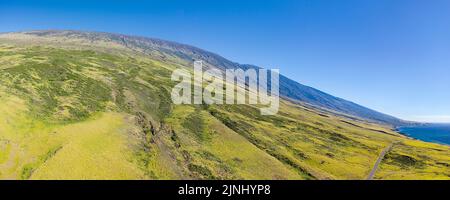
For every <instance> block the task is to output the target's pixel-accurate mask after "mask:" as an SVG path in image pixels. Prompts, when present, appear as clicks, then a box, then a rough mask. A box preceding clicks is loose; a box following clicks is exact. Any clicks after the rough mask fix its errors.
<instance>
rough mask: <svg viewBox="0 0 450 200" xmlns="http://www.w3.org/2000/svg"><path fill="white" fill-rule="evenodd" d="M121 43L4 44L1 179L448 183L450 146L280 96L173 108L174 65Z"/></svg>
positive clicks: (0, 52) (0, 47)
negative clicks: (109, 46)
mask: <svg viewBox="0 0 450 200" xmlns="http://www.w3.org/2000/svg"><path fill="white" fill-rule="evenodd" d="M178 67H186V68H189V67H190V66H189V65H188V64H186V63H183V62H176V59H170V60H165V59H158V58H156V57H146V56H143V55H141V54H136V55H133V54H131V53H129V52H127V53H123V52H122V51H119V50H114V49H113V50H111V52H107V51H103V50H97V49H89V48H67V47H63V46H60V45H54V44H39V45H37V44H33V45H23V44H20V45H19V44H16V43H15V42H4V43H0V102H1V103H0V179H365V178H366V177H367V175H368V173H369V172H370V170H371V168H372V167H373V164H374V163H375V161H376V160H377V158H378V155H379V154H380V152H381V151H382V150H383V149H384V148H385V147H386V146H388V145H390V144H392V143H394V142H396V143H395V145H394V147H393V149H392V151H390V152H389V153H388V154H387V155H386V157H385V159H384V160H383V162H382V164H381V166H380V168H379V170H378V172H377V174H376V176H375V178H379V179H450V174H449V171H450V167H449V166H450V150H449V147H448V146H442V145H437V144H431V143H425V142H420V141H415V140H411V139H408V138H405V137H403V136H401V135H399V134H397V133H395V132H393V131H392V130H390V127H384V126H380V125H377V124H371V123H368V122H363V121H355V120H351V119H348V118H345V117H340V116H336V115H334V114H332V113H328V112H326V111H323V110H320V111H319V110H316V109H314V108H310V107H307V106H301V105H297V104H293V103H291V102H288V101H284V100H283V101H281V108H280V112H279V114H278V115H275V116H261V115H260V114H259V110H258V109H257V108H256V107H254V106H247V105H220V106H218V105H212V106H204V105H199V106H191V105H184V106H174V105H172V103H171V100H170V90H171V88H172V86H173V85H174V84H175V83H173V82H171V81H170V75H171V72H172V70H173V69H175V68H178Z"/></svg>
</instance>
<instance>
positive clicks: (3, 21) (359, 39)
mask: <svg viewBox="0 0 450 200" xmlns="http://www.w3.org/2000/svg"><path fill="white" fill-rule="evenodd" d="M37 2H38V1H35V2H31V1H30V2H28V1H4V0H0V32H8V31H20V30H33V29H76V30H92V31H106V32H117V33H125V34H132V35H142V36H150V37H156V38H162V39H167V40H172V41H177V42H181V43H186V44H191V45H194V46H198V47H200V48H203V49H206V50H209V51H212V52H215V53H218V54H220V55H222V56H224V57H226V58H229V59H231V60H233V61H237V62H240V63H249V64H256V65H259V66H262V67H266V68H279V69H280V70H281V73H283V74H285V75H287V76H288V77H290V78H292V79H294V80H296V81H298V82H300V83H303V84H306V85H309V86H313V87H315V88H318V89H321V90H323V91H325V92H328V93H330V94H333V95H335V96H339V97H342V98H345V99H348V100H351V101H354V102H356V103H359V104H362V105H364V106H367V107H370V108H373V109H376V110H379V111H381V112H385V113H387V114H391V115H394V116H397V117H401V118H404V119H410V120H420V121H446V122H450V1H448V0H339V1H332V0H292V1H283V0H268V1H256V0H250V1H237V0H227V1H225V0H223V1H210V0H204V1H199V0H194V1H181V0H157V1H146V2H144V1H65V2H64V3H63V2H60V1H49V0H44V1H40V2H39V3H37Z"/></svg>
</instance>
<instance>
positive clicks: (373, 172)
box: [367, 142, 397, 180]
mask: <svg viewBox="0 0 450 200" xmlns="http://www.w3.org/2000/svg"><path fill="white" fill-rule="evenodd" d="M395 143H397V142H393V143H391V144H390V145H389V146H388V147H386V148H385V149H384V150H383V151H382V152H381V154H380V156H379V157H378V160H377V162H376V163H375V166H373V169H372V171H370V174H369V176H368V177H367V180H373V177H374V176H375V173H376V172H377V169H378V166H379V165H380V163H381V161H382V160H383V158H384V156H385V155H386V154H387V153H388V152H389V151H390V150H391V149H392V147H393V146H394V144H395Z"/></svg>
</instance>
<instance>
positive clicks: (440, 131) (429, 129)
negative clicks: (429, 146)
mask: <svg viewBox="0 0 450 200" xmlns="http://www.w3.org/2000/svg"><path fill="white" fill-rule="evenodd" d="M397 130H398V132H400V133H402V134H404V135H407V136H409V137H412V138H415V139H418V140H422V141H425V142H434V143H440V144H446V145H450V124H431V125H420V126H407V127H400V128H398V129H397Z"/></svg>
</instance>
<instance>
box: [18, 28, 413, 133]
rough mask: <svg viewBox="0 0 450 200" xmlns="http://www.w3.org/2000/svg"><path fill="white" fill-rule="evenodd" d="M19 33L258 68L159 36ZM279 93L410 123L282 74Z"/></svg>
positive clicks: (385, 120)
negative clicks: (156, 37)
mask: <svg viewBox="0 0 450 200" xmlns="http://www.w3.org/2000/svg"><path fill="white" fill-rule="evenodd" d="M20 34H21V35H20ZM20 34H16V36H18V37H20V36H22V37H33V36H35V37H38V38H39V39H45V38H60V40H61V41H64V40H74V41H82V42H84V43H86V45H99V44H100V45H105V44H108V43H110V44H113V45H114V46H121V47H124V48H127V49H130V50H133V51H138V52H142V53H144V54H148V55H150V56H152V57H155V58H160V59H162V60H171V61H175V62H178V61H179V60H180V59H181V60H183V61H184V62H185V63H186V62H187V63H189V62H191V61H192V60H202V61H204V62H205V63H206V65H207V66H209V67H215V68H219V69H222V70H223V69H228V68H243V69H247V68H258V67H256V66H253V65H243V64H238V63H235V62H232V61H229V60H227V59H225V58H223V57H221V56H219V55H217V54H214V53H211V52H208V51H205V50H202V49H199V48H196V47H192V46H189V45H184V44H179V43H175V42H169V41H164V40H159V39H151V38H145V37H132V36H126V35H120V34H110V33H96V32H79V31H31V32H23V33H20ZM280 95H281V96H282V97H284V98H289V99H293V100H296V101H301V102H305V103H308V104H310V105H312V106H316V107H318V108H325V109H329V110H332V111H335V112H338V113H343V114H347V115H351V116H355V117H358V118H362V119H365V120H370V121H374V122H379V123H383V124H389V125H393V126H400V125H404V124H406V123H407V122H405V121H403V120H400V119H398V118H395V117H392V116H389V115H386V114H383V113H380V112H377V111H374V110H371V109H369V108H366V107H364V106H361V105H358V104H355V103H353V102H350V101H347V100H344V99H341V98H337V97H334V96H332V95H329V94H326V93H324V92H322V91H319V90H316V89H314V88H311V87H308V86H304V85H302V84H299V83H297V82H295V81H293V80H291V79H289V78H287V77H285V76H282V75H281V76H280Z"/></svg>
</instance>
